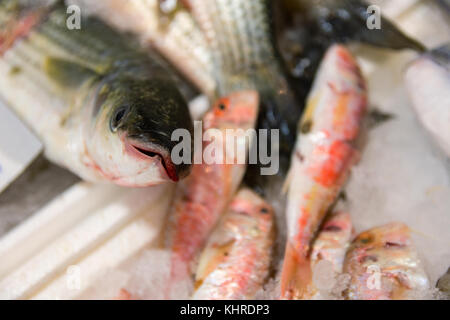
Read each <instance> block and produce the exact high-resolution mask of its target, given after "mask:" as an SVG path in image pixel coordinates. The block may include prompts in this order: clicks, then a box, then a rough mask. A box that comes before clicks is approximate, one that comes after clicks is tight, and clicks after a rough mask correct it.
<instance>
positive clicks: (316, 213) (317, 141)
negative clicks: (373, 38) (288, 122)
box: [281, 45, 367, 299]
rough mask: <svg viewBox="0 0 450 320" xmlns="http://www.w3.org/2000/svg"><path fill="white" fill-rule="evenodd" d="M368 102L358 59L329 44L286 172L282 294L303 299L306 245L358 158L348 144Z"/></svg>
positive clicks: (307, 264) (307, 270)
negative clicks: (287, 173) (285, 232)
mask: <svg viewBox="0 0 450 320" xmlns="http://www.w3.org/2000/svg"><path fill="white" fill-rule="evenodd" d="M366 105H367V93H366V85H365V81H364V79H363V76H362V75H361V72H360V70H359V67H358V64H357V63H356V61H355V59H354V58H353V57H352V55H351V54H350V53H349V52H348V50H347V49H346V48H345V47H343V46H341V45H334V46H332V47H331V48H330V49H329V50H328V52H327V53H326V55H325V58H324V60H323V62H322V64H321V66H320V69H319V71H318V74H317V77H316V80H315V82H314V85H313V88H312V90H311V93H310V95H309V97H308V103H307V107H306V110H305V113H304V115H303V117H302V119H301V121H300V123H299V134H298V139H297V140H298V141H297V145H296V147H295V150H294V152H293V155H292V161H291V169H290V172H289V176H288V180H287V183H288V187H289V191H288V197H287V208H286V215H287V226H288V235H287V244H286V253H285V258H284V262H283V270H282V275H281V296H282V298H284V299H297V298H302V296H303V294H304V293H305V292H304V291H305V289H306V287H307V284H308V283H310V281H311V266H310V245H311V240H312V239H313V237H314V235H315V233H316V231H317V229H318V228H319V226H320V224H321V222H322V219H323V218H324V217H325V214H326V213H327V211H328V209H329V208H330V206H331V205H332V204H333V202H334V201H335V199H336V197H337V195H338V193H339V191H340V189H341V188H342V186H343V184H344V183H345V181H346V178H347V176H348V174H349V172H350V169H351V166H352V164H353V163H354V162H355V161H356V159H357V157H358V151H357V150H356V149H355V148H354V147H353V143H354V141H355V140H356V139H357V137H358V134H359V131H360V125H361V120H362V118H363V116H364V114H365V111H366Z"/></svg>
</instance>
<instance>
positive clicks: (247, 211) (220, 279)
mask: <svg viewBox="0 0 450 320" xmlns="http://www.w3.org/2000/svg"><path fill="white" fill-rule="evenodd" d="M274 222H275V221H274V213H273V210H272V208H271V207H270V205H269V204H268V203H266V202H265V201H264V200H263V199H262V198H260V197H259V196H258V195H256V194H255V193H254V192H253V191H251V190H249V189H242V190H241V191H239V192H238V194H237V195H236V196H235V197H234V199H233V201H232V202H231V203H230V205H229V207H228V209H227V213H226V214H225V215H224V216H223V218H222V220H221V222H220V224H219V225H218V226H217V228H216V229H215V230H214V232H213V233H212V235H211V237H210V238H209V240H208V244H207V246H206V248H205V249H204V250H203V252H202V255H201V257H200V261H199V265H198V268H197V273H196V287H197V288H196V290H195V292H194V295H193V297H192V298H193V299H198V300H210V299H213V300H216V299H219V300H224V299H233V300H242V299H253V298H254V297H255V294H256V293H257V292H258V291H259V290H260V289H261V288H262V286H263V284H264V281H265V280H266V279H267V277H268V274H269V267H270V260H271V255H272V247H273V244H274V241H275V239H274V235H275V233H274Z"/></svg>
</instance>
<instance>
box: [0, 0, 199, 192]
mask: <svg viewBox="0 0 450 320" xmlns="http://www.w3.org/2000/svg"><path fill="white" fill-rule="evenodd" d="M0 16H1V19H0V24H1V25H2V26H5V27H3V28H2V33H1V36H0V95H1V96H2V97H3V98H4V99H5V100H6V102H7V103H8V104H9V106H10V107H11V108H12V109H13V110H14V111H15V112H16V113H17V114H18V115H19V116H20V117H21V118H22V119H23V120H24V121H25V122H26V123H27V124H28V125H29V126H30V127H31V128H32V129H33V130H34V132H35V133H36V134H37V135H38V136H39V137H40V138H41V140H42V141H43V142H44V145H45V148H46V155H47V157H48V158H49V159H50V160H52V161H54V162H56V163H57V164H60V165H62V166H64V167H66V168H68V169H70V170H71V171H73V172H74V173H76V174H78V175H79V176H80V177H82V178H84V179H86V180H88V181H94V182H113V183H116V184H119V185H124V186H149V185H154V184H158V183H162V182H165V181H170V180H173V181H178V180H179V179H180V178H183V177H185V176H186V175H187V174H188V173H189V170H190V165H189V164H180V165H175V164H174V163H173V161H172V159H171V156H170V155H171V150H172V149H173V147H174V146H175V145H176V142H174V141H172V139H171V134H172V132H173V131H174V130H175V129H180V128H184V129H186V130H187V131H188V132H190V133H192V132H193V124H192V121H191V119H190V115H189V111H188V108H187V104H186V102H185V101H184V98H183V97H182V95H181V94H180V92H179V91H178V89H177V88H176V86H175V84H174V83H173V81H172V79H171V77H170V76H169V75H168V74H167V72H166V71H165V69H163V68H162V67H161V65H160V64H159V63H158V62H157V59H156V58H155V59H153V58H152V57H150V56H148V55H147V54H146V53H144V52H142V51H141V50H140V48H139V47H138V46H137V45H136V44H134V43H133V40H132V39H131V38H130V37H126V36H124V35H122V34H119V33H117V32H115V31H114V30H112V29H111V28H110V27H108V26H107V25H105V24H103V23H102V22H101V21H99V20H97V19H96V18H92V17H89V18H82V20H81V21H80V23H81V24H80V26H81V29H80V30H78V29H70V28H68V26H67V24H66V22H67V19H68V14H67V13H66V8H65V7H64V6H62V5H59V4H57V5H54V6H43V5H41V6H39V5H36V6H21V5H20V4H19V2H18V1H16V0H8V1H4V2H2V3H1V4H0Z"/></svg>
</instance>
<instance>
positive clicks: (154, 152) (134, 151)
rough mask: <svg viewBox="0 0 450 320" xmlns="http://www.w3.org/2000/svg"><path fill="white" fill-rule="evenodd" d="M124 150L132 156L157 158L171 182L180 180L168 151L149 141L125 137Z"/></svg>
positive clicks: (145, 158) (146, 158)
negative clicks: (144, 141)
mask: <svg viewBox="0 0 450 320" xmlns="http://www.w3.org/2000/svg"><path fill="white" fill-rule="evenodd" d="M124 140H125V150H126V151H127V153H129V154H131V155H132V156H134V157H137V158H139V159H143V160H148V159H155V158H158V159H159V163H160V164H161V166H162V167H163V169H164V172H165V173H166V175H167V177H168V178H169V179H170V180H172V181H173V182H177V181H178V180H180V177H179V174H178V172H177V171H178V170H177V168H176V166H175V164H174V163H173V161H172V159H171V157H170V153H169V152H168V151H167V150H165V149H163V148H161V147H159V146H156V145H152V144H149V143H146V144H144V143H142V142H138V141H135V140H132V139H127V138H125V139H124Z"/></svg>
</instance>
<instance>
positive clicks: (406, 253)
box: [344, 222, 429, 300]
mask: <svg viewBox="0 0 450 320" xmlns="http://www.w3.org/2000/svg"><path fill="white" fill-rule="evenodd" d="M344 272H346V273H348V274H349V275H350V277H351V280H350V286H349V288H348V290H347V298H348V299H351V300H355V299H356V300H402V299H407V298H411V297H414V295H411V294H412V293H413V292H414V290H426V289H428V288H429V280H428V278H427V276H426V274H425V272H424V270H423V267H422V265H421V263H420V260H419V258H418V256H417V253H416V251H415V249H414V247H413V244H412V240H411V231H410V229H409V228H408V226H406V225H405V224H403V223H398V222H394V223H390V224H387V225H384V226H381V227H376V228H373V229H370V230H368V231H365V232H363V233H361V234H359V235H358V236H357V237H356V238H355V240H354V241H353V242H352V244H351V246H350V248H349V250H348V251H347V254H346V257H345V263H344Z"/></svg>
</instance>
